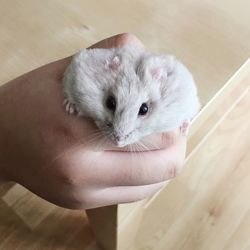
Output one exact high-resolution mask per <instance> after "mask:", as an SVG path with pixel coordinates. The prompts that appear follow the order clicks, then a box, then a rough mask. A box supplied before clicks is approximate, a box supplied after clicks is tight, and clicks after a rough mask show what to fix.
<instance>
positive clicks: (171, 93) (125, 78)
mask: <svg viewBox="0 0 250 250" xmlns="http://www.w3.org/2000/svg"><path fill="white" fill-rule="evenodd" d="M63 88H64V94H65V101H64V104H65V107H66V111H67V112H68V113H70V114H77V115H79V116H84V117H88V118H91V119H93V121H94V122H95V124H96V125H97V127H98V128H99V129H100V130H101V131H102V132H103V133H104V134H105V135H106V136H107V137H108V138H109V139H110V140H111V141H112V142H113V143H114V144H115V145H117V146H118V147H123V146H126V145H128V144H132V143H135V142H137V141H139V140H140V139H142V138H143V137H145V136H147V135H150V134H152V133H160V132H168V131H171V130H173V129H175V128H178V127H183V128H184V130H185V129H186V127H187V125H188V123H189V121H190V120H191V119H192V118H193V117H194V116H195V115H196V114H197V112H198V111H199V109H200V102H199V98H198V96H197V88H196V85H195V83H194V80H193V77H192V75H191V73H190V72H189V71H188V69H187V68H186V67H185V66H184V65H183V64H182V63H180V62H179V61H178V60H177V59H176V58H175V57H174V56H171V55H156V54H152V53H150V52H149V51H145V50H144V49H139V48H135V47H131V46H124V47H118V48H111V49H100V48H95V49H83V50H81V51H80V52H79V53H77V54H76V55H74V57H73V59H72V61H71V63H70V64H69V66H68V67H67V69H66V71H65V73H64V78H63Z"/></svg>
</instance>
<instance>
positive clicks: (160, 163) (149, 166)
mask: <svg viewBox="0 0 250 250" xmlns="http://www.w3.org/2000/svg"><path fill="white" fill-rule="evenodd" d="M185 152H186V138H185V137H183V136H180V137H179V138H178V140H176V142H175V144H174V145H172V146H171V147H169V148H165V149H162V150H156V151H148V152H139V153H138V152H137V153H131V152H102V153H101V152H100V153H99V154H98V153H93V152H92V156H91V157H89V159H88V163H87V164H88V166H89V168H93V169H94V170H95V171H94V172H93V176H91V178H95V179H96V182H97V183H103V184H105V185H111V186H117V185H123V186H136V185H148V184H153V183H158V182H162V181H165V180H169V179H172V178H174V177H176V175H177V174H178V173H179V172H180V170H181V168H182V166H183V164H184V159H185Z"/></svg>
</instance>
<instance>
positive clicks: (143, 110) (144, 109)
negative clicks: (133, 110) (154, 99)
mask: <svg viewBox="0 0 250 250" xmlns="http://www.w3.org/2000/svg"><path fill="white" fill-rule="evenodd" d="M147 112H148V105H147V103H143V104H142V105H141V107H140V109H139V113H138V115H146V114H147Z"/></svg>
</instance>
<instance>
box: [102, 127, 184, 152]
mask: <svg viewBox="0 0 250 250" xmlns="http://www.w3.org/2000/svg"><path fill="white" fill-rule="evenodd" d="M180 134H181V133H180V129H175V130H173V131H171V132H168V133H161V134H153V135H150V136H147V137H145V138H143V139H142V140H140V143H139V144H138V143H135V144H132V145H129V146H126V147H123V148H117V147H115V146H112V145H108V144H107V145H105V146H103V148H102V150H105V151H122V152H124V151H125V152H129V151H131V149H133V150H134V151H140V152H142V151H149V150H151V151H153V150H159V149H164V148H167V147H170V146H172V145H173V144H174V143H175V141H176V140H177V138H178V137H179V136H180ZM182 135H184V134H182ZM137 144H138V145H137ZM136 145H137V146H136Z"/></svg>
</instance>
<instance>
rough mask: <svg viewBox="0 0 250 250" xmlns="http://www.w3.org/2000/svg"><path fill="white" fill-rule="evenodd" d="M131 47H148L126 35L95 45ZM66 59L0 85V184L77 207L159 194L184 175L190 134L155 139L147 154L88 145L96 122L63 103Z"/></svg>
mask: <svg viewBox="0 0 250 250" xmlns="http://www.w3.org/2000/svg"><path fill="white" fill-rule="evenodd" d="M126 44H131V45H133V46H138V47H143V45H142V43H141V42H140V41H139V40H138V39H137V38H136V37H135V36H133V35H130V34H121V35H116V36H114V37H111V38H108V39H105V40H103V41H101V42H99V43H97V44H95V45H93V46H91V48H95V47H102V48H110V47H115V46H122V45H126ZM69 62H70V58H65V59H62V60H60V61H56V62H53V63H50V64H48V65H45V66H43V67H41V68H38V69H36V70H34V71H32V72H29V73H27V74H25V75H23V76H21V77H19V78H17V79H15V80H13V81H11V82H9V83H7V84H5V85H4V86H2V87H1V88H0V117H1V123H0V179H2V180H5V181H9V180H11V181H15V182H17V183H19V184H21V185H23V186H24V187H26V188H28V189H29V190H30V191H31V192H33V193H35V194H37V195H39V196H40V197H42V198H44V199H46V200H48V201H50V202H52V203H54V204H57V205H59V206H62V207H67V208H72V209H73V208H78V209H80V208H85V209H87V208H94V207H99V206H106V205H111V204H117V203H124V202H131V201H136V200H140V199H143V198H146V197H148V196H150V195H152V194H154V193H155V192H156V191H158V190H159V189H160V188H162V187H163V186H164V185H165V183H166V181H167V180H169V179H171V178H174V177H175V176H176V174H177V173H178V172H179V171H180V170H181V168H182V166H183V163H184V158H185V151H186V138H185V136H183V135H181V134H180V132H179V129H178V130H176V131H173V132H172V133H168V134H161V135H155V136H152V137H151V138H150V142H151V143H150V145H154V146H153V147H151V148H150V149H151V150H150V151H145V152H133V153H132V152H126V150H125V151H123V152H122V151H116V150H111V149H110V148H105V147H104V148H103V150H100V147H99V148H98V147H97V146H95V145H98V141H97V142H96V141H95V143H93V141H92V140H91V136H92V135H93V136H94V135H95V133H96V127H95V126H94V124H93V123H92V122H91V121H88V120H87V119H83V118H79V117H75V116H69V115H68V114H67V113H66V112H65V111H64V108H63V106H62V103H63V93H62V82H61V80H62V75H63V72H64V71H65V68H66V67H67V65H68V64H69ZM148 139H149V138H148ZM155 149H157V150H155ZM119 150H120V149H119Z"/></svg>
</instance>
